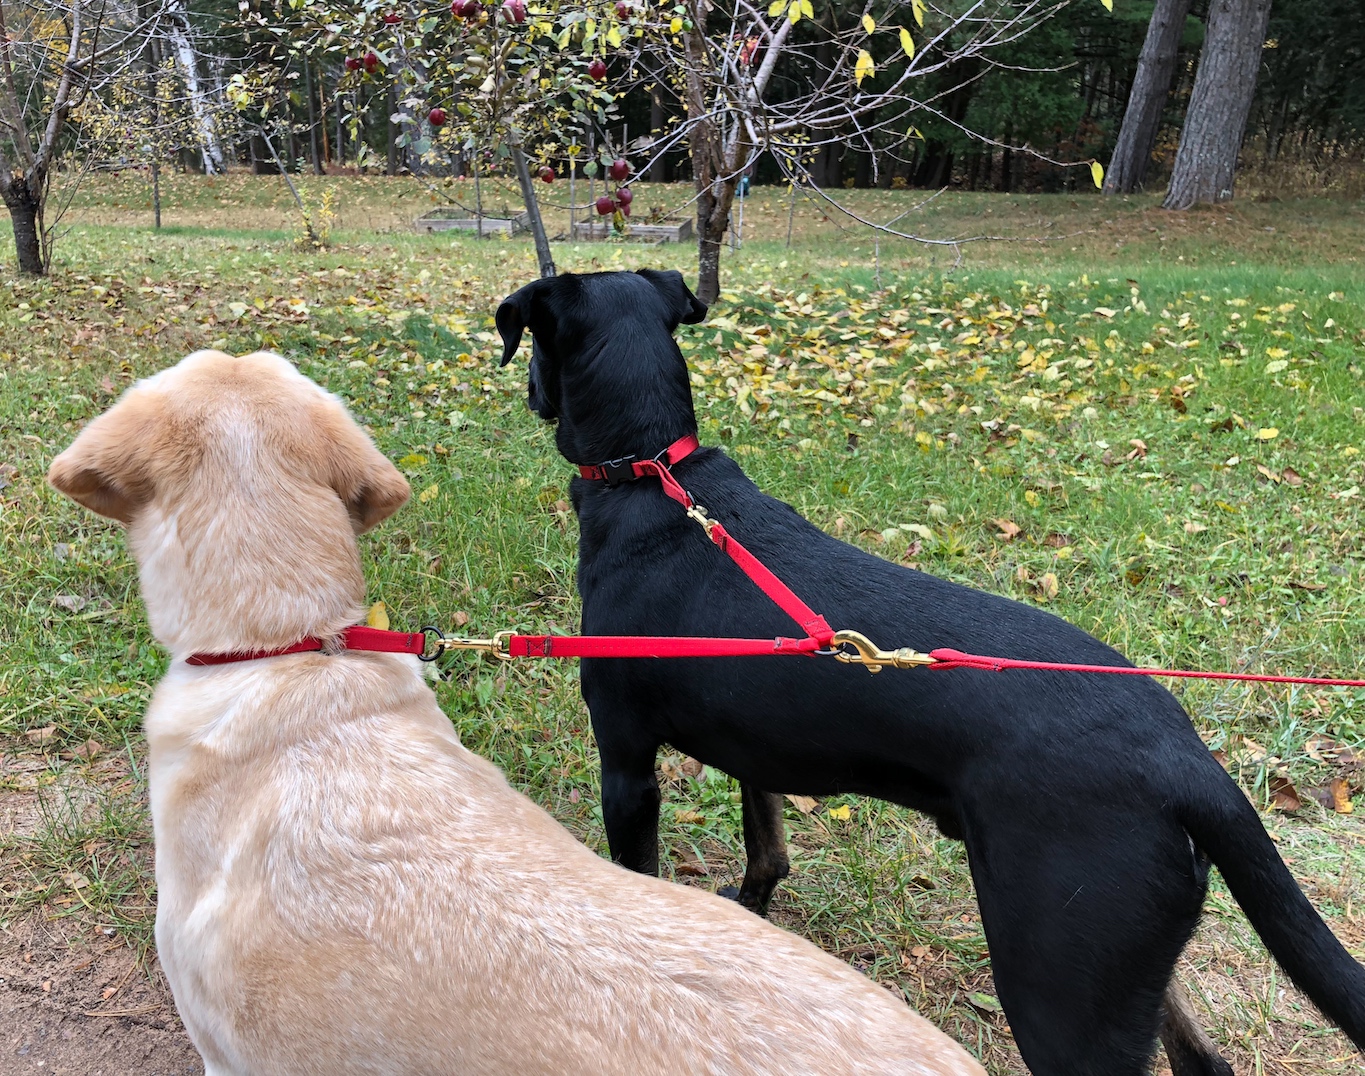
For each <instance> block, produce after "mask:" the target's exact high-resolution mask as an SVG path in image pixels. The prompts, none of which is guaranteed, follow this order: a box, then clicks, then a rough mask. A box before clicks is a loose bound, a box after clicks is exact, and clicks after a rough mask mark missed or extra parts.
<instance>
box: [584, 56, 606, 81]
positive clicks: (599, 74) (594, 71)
mask: <svg viewBox="0 0 1365 1076" xmlns="http://www.w3.org/2000/svg"><path fill="white" fill-rule="evenodd" d="M588 75H589V76H590V77H592V78H594V79H596V80H597V81H598V82H601V81H602V80H603V79H604V78H606V77H607V65H606V64H605V63H603V62H602V61H601V60H593V62H592V63H590V64H588Z"/></svg>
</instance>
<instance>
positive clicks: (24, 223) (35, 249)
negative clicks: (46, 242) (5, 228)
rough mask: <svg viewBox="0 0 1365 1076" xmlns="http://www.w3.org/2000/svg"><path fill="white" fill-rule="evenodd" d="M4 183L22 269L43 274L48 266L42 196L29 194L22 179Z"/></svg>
mask: <svg viewBox="0 0 1365 1076" xmlns="http://www.w3.org/2000/svg"><path fill="white" fill-rule="evenodd" d="M16 179H17V180H18V181H17V182H14V183H12V184H8V185H6V187H5V192H4V193H5V205H6V207H8V209H9V216H10V222H11V223H12V224H13V225H14V250H15V253H17V254H18V255H19V269H20V271H21V272H24V273H30V274H32V275H33V276H44V275H45V274H46V273H47V266H46V265H45V264H44V263H43V236H42V232H43V229H42V223H41V221H40V220H39V216H40V213H41V211H42V200H41V199H39V198H34V197H32V196H31V195H30V194H29V191H28V185H27V184H26V183H24V182H23V180H22V179H20V178H18V177H16Z"/></svg>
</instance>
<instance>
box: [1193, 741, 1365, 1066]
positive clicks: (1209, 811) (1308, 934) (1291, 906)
mask: <svg viewBox="0 0 1365 1076" xmlns="http://www.w3.org/2000/svg"><path fill="white" fill-rule="evenodd" d="M1202 770H1203V767H1201V771H1202ZM1212 771H1217V772H1216V773H1213V772H1212ZM1196 787H1197V789H1198V790H1197V791H1193V792H1191V793H1190V794H1189V795H1187V796H1185V797H1183V806H1182V809H1181V810H1180V812H1179V813H1180V819H1181V822H1182V823H1183V824H1184V826H1185V829H1186V831H1187V832H1188V833H1189V835H1190V837H1191V838H1192V839H1193V840H1194V843H1195V844H1196V845H1197V846H1198V847H1199V848H1201V849H1202V850H1203V851H1204V852H1205V853H1206V854H1207V855H1208V857H1209V858H1210V859H1212V860H1213V862H1214V863H1215V864H1216V865H1217V867H1218V869H1219V870H1220V871H1221V872H1222V874H1223V878H1224V880H1225V881H1226V882H1227V884H1228V888H1229V889H1230V890H1232V895H1233V896H1234V897H1236V898H1237V903H1238V904H1240V905H1241V906H1242V910H1243V911H1244V912H1246V916H1247V918H1248V919H1249V920H1251V925H1252V926H1253V927H1255V928H1256V933H1257V934H1259V935H1260V936H1261V940H1262V941H1264V942H1265V944H1266V947H1267V948H1268V949H1269V950H1270V952H1271V953H1272V954H1273V955H1274V957H1275V959H1276V960H1278V961H1279V962H1280V966H1281V967H1282V968H1284V970H1285V971H1286V972H1288V973H1289V977H1290V978H1291V979H1293V980H1294V982H1295V984H1296V985H1297V986H1298V987H1299V988H1300V989H1301V990H1302V991H1303V992H1304V993H1305V994H1307V995H1308V996H1309V997H1310V998H1311V999H1312V1001H1313V1004H1314V1005H1316V1006H1317V1007H1318V1008H1319V1009H1321V1010H1322V1012H1323V1015H1325V1016H1326V1017H1327V1018H1328V1019H1329V1020H1331V1021H1332V1022H1333V1023H1335V1024H1336V1025H1337V1026H1338V1027H1340V1028H1341V1030H1342V1031H1344V1032H1346V1034H1347V1036H1349V1037H1350V1039H1351V1041H1352V1042H1354V1043H1355V1044H1356V1046H1358V1047H1361V1048H1365V968H1362V967H1361V965H1360V964H1359V963H1358V962H1357V961H1356V960H1355V959H1353V958H1352V957H1351V955H1350V953H1348V952H1347V951H1346V949H1345V948H1344V947H1343V946H1342V944H1341V942H1339V941H1338V940H1337V937H1336V935H1335V934H1333V933H1332V931H1331V929H1330V928H1329V927H1328V926H1327V924H1326V923H1324V922H1323V921H1322V918H1321V916H1319V915H1318V913H1317V911H1316V909H1314V907H1313V905H1312V904H1310V903H1309V901H1308V898H1307V897H1306V896H1304V894H1303V890H1301V889H1300V888H1299V886H1298V883H1297V882H1296V881H1294V877H1293V875H1291V874H1290V873H1289V868H1288V867H1286V866H1285V865H1284V861H1283V860H1281V859H1280V854H1279V851H1278V850H1277V849H1276V848H1275V844H1274V842H1273V841H1271V839H1270V835H1269V834H1268V833H1266V831H1265V827H1264V826H1263V825H1262V824H1261V820H1260V818H1259V817H1258V816H1257V814H1256V809H1255V808H1254V807H1252V805H1251V804H1250V803H1249V802H1248V800H1247V798H1246V796H1245V795H1243V793H1242V791H1241V789H1239V788H1238V787H1237V785H1236V784H1235V783H1234V782H1233V780H1232V778H1231V777H1229V776H1228V775H1227V774H1226V773H1224V772H1223V769H1222V767H1220V766H1219V765H1218V764H1217V763H1216V762H1214V761H1213V759H1211V758H1210V759H1209V772H1201V773H1200V775H1199V782H1198V785H1197V786H1196Z"/></svg>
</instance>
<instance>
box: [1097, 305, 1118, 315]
mask: <svg viewBox="0 0 1365 1076" xmlns="http://www.w3.org/2000/svg"><path fill="white" fill-rule="evenodd" d="M1095 313H1096V314H1098V315H1099V316H1100V317H1102V318H1112V317H1113V316H1114V315H1115V314H1117V313H1118V311H1117V310H1115V309H1114V308H1113V307H1111V306H1097V307H1095Z"/></svg>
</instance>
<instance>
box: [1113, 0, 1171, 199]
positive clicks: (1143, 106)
mask: <svg viewBox="0 0 1365 1076" xmlns="http://www.w3.org/2000/svg"><path fill="white" fill-rule="evenodd" d="M1189 12H1190V0H1156V7H1155V8H1154V9H1153V11H1152V21H1151V22H1150V23H1148V24H1147V39H1146V40H1145V41H1144V42H1143V43H1142V52H1141V54H1139V56H1138V65H1137V74H1136V75H1135V76H1134V77H1133V88H1132V90H1131V91H1129V94H1128V107H1127V109H1125V110H1124V113H1123V126H1122V127H1121V128H1119V140H1118V144H1117V145H1116V146H1115V147H1114V155H1113V156H1112V157H1111V158H1110V159H1109V168H1108V170H1107V171H1106V172H1105V176H1104V193H1105V194H1131V193H1132V192H1133V191H1136V190H1140V189H1141V188H1142V184H1143V181H1144V180H1145V179H1146V178H1147V168H1148V166H1149V165H1150V164H1151V160H1152V149H1153V147H1155V146H1156V136H1157V133H1158V131H1160V129H1161V113H1162V111H1163V110H1164V109H1165V107H1166V95H1167V94H1168V93H1170V90H1171V79H1172V78H1173V77H1174V76H1175V60H1176V54H1177V52H1179V50H1180V38H1181V37H1182V36H1183V34H1184V32H1185V18H1186V16H1187V15H1188V14H1189Z"/></svg>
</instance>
